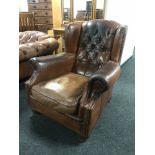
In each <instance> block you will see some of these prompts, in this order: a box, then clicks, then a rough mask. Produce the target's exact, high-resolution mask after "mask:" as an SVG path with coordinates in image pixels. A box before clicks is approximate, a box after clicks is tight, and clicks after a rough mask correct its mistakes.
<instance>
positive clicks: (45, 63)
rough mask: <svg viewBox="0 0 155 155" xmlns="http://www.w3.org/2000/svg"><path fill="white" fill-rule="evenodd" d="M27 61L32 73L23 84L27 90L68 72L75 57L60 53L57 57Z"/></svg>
mask: <svg viewBox="0 0 155 155" xmlns="http://www.w3.org/2000/svg"><path fill="white" fill-rule="evenodd" d="M29 61H30V63H31V64H32V67H33V70H34V71H33V74H32V76H31V77H30V79H29V80H28V81H26V82H25V84H26V87H27V88H28V89H30V88H31V87H32V86H33V85H35V84H37V83H39V82H42V81H46V80H49V79H51V78H56V77H58V76H60V75H63V74H65V73H67V72H70V71H71V70H72V67H73V65H74V61H75V55H74V54H70V53H61V54H57V55H50V56H42V57H35V58H32V59H30V60H29Z"/></svg>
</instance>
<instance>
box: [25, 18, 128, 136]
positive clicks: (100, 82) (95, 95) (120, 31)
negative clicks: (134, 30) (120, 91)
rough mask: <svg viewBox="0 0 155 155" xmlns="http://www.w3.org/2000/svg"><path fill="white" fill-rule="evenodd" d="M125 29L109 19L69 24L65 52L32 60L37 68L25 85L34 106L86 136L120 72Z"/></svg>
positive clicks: (108, 99) (108, 98)
mask: <svg viewBox="0 0 155 155" xmlns="http://www.w3.org/2000/svg"><path fill="white" fill-rule="evenodd" d="M126 32H127V27H126V26H122V25H120V24H119V23H117V22H115V21H108V20H99V19H98V20H91V21H88V22H84V23H71V24H69V25H68V26H67V27H66V29H65V52H64V53H63V54H59V55H53V56H45V57H41V58H33V59H31V60H30V61H31V62H32V64H33V67H34V70H35V71H34V72H33V75H32V76H31V78H30V79H29V80H28V81H27V82H26V88H27V91H28V97H29V98H28V99H29V101H28V102H29V104H30V106H31V108H32V110H33V111H36V112H39V113H41V114H43V115H45V116H47V117H50V118H52V119H54V120H56V121H57V122H59V123H61V124H63V125H64V126H66V127H68V128H70V129H72V130H74V131H75V132H77V133H78V134H80V135H81V136H82V137H88V136H89V134H90V132H91V130H92V129H93V128H94V127H95V124H96V122H97V120H98V118H99V117H100V115H101V112H102V110H103V108H104V107H105V106H106V104H107V103H108V101H110V99H111V95H112V88H113V85H114V83H115V82H116V81H117V80H118V78H119V76H120V71H121V69H120V65H119V63H120V60H121V55H122V51H123V46H124V41H125V37H126Z"/></svg>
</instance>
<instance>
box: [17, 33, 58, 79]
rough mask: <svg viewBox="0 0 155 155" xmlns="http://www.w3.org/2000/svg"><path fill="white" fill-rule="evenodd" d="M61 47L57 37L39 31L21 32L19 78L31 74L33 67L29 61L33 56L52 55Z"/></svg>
mask: <svg viewBox="0 0 155 155" xmlns="http://www.w3.org/2000/svg"><path fill="white" fill-rule="evenodd" d="M58 47H59V45H58V42H57V40H56V39H54V38H52V37H51V36H49V35H48V34H46V33H43V32H39V31H24V32H19V79H20V80H22V79H25V78H28V77H29V76H31V74H32V72H33V69H32V66H31V64H30V63H29V62H28V60H29V59H31V58H33V57H39V56H45V55H51V54H52V53H53V51H55V50H56V49H57V48H58Z"/></svg>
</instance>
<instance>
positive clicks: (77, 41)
mask: <svg viewBox="0 0 155 155" xmlns="http://www.w3.org/2000/svg"><path fill="white" fill-rule="evenodd" d="M126 31H127V27H126V26H122V25H120V24H119V23H117V22H115V21H108V20H103V19H95V20H90V21H88V22H83V23H73V24H70V25H69V26H68V27H67V28H66V33H65V39H66V40H65V47H66V52H73V53H76V55H77V57H76V64H75V68H74V71H75V72H76V73H78V74H82V75H85V76H91V75H92V74H94V72H96V71H97V70H98V69H100V67H102V65H103V64H104V63H105V62H107V61H109V60H111V61H114V62H117V63H120V60H121V55H122V51H123V46H124V41H125V36H126Z"/></svg>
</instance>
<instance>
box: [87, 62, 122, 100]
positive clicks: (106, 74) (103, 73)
mask: <svg viewBox="0 0 155 155" xmlns="http://www.w3.org/2000/svg"><path fill="white" fill-rule="evenodd" d="M120 72H121V68H120V65H119V64H118V63H115V62H112V61H108V62H107V63H105V64H104V65H103V66H102V68H101V69H99V70H98V71H97V72H96V73H95V74H94V75H93V76H91V77H90V78H89V81H88V86H87V97H88V98H93V99H96V98H98V97H99V96H100V95H101V94H102V93H103V92H105V91H107V90H108V89H109V88H110V87H112V86H113V85H114V83H115V82H116V81H117V80H118V78H119V76H120Z"/></svg>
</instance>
